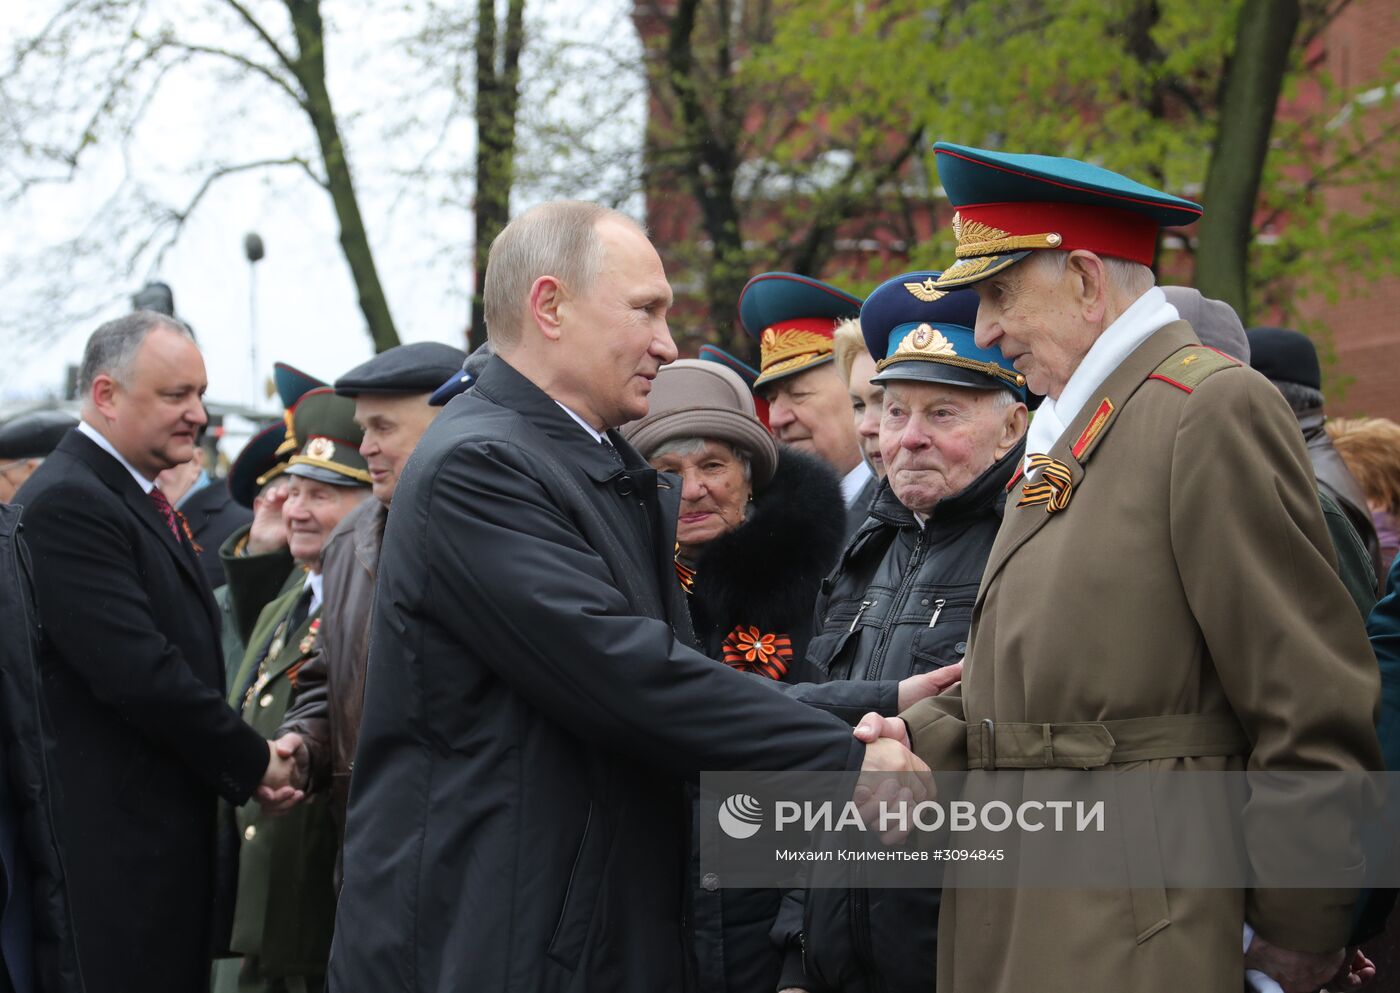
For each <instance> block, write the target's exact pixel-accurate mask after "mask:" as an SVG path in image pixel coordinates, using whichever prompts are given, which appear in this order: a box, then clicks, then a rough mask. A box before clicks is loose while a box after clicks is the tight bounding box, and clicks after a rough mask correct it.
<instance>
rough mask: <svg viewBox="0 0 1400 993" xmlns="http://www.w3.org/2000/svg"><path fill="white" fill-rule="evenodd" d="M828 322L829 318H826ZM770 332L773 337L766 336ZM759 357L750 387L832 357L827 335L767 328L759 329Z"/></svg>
mask: <svg viewBox="0 0 1400 993" xmlns="http://www.w3.org/2000/svg"><path fill="white" fill-rule="evenodd" d="M827 323H831V322H827ZM770 335H772V336H773V337H772V338H771V339H770V337H769V336H770ZM761 348H762V360H761V368H760V371H759V374H758V378H757V379H755V380H754V381H753V389H755V390H761V389H762V388H763V387H764V386H766V385H768V384H769V383H772V382H774V381H776V380H779V379H784V378H786V377H788V376H795V375H796V374H797V373H799V372H806V371H807V370H808V369H815V368H816V367H817V366H819V365H824V364H826V363H827V362H830V361H832V359H834V358H835V354H836V353H835V352H834V351H833V346H832V341H831V335H830V334H827V335H825V336H822V335H821V334H818V333H816V332H810V331H780V330H778V329H776V328H769V329H768V330H767V331H765V332H764V333H763V339H762V345H761Z"/></svg>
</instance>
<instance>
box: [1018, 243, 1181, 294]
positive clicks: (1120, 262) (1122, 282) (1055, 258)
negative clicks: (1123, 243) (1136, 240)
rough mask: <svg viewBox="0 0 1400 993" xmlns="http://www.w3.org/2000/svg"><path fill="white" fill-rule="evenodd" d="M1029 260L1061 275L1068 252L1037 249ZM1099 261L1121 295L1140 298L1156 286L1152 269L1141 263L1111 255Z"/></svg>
mask: <svg viewBox="0 0 1400 993" xmlns="http://www.w3.org/2000/svg"><path fill="white" fill-rule="evenodd" d="M1031 258H1032V259H1033V260H1035V261H1037V262H1038V263H1039V264H1040V265H1042V266H1045V267H1046V268H1050V267H1051V266H1053V267H1054V268H1055V270H1056V271H1057V272H1061V273H1063V272H1064V271H1065V267H1066V266H1067V265H1069V252H1067V251H1063V250H1061V249H1056V248H1040V249H1037V250H1036V251H1035V252H1034V253H1033V254H1032V255H1031ZM1099 259H1100V260H1101V261H1102V262H1103V268H1104V272H1106V273H1107V274H1108V282H1109V285H1110V286H1112V287H1113V288H1114V289H1116V290H1118V291H1119V292H1121V293H1125V294H1128V295H1130V296H1133V297H1140V296H1142V295H1143V294H1144V293H1146V292H1147V291H1148V290H1150V289H1152V287H1154V286H1156V285H1157V277H1156V276H1155V275H1154V274H1153V272H1152V269H1151V268H1150V267H1148V266H1145V265H1143V264H1142V263H1141V262H1130V261H1128V260H1127V259H1119V258H1114V257H1113V256H1111V255H1100V256H1099Z"/></svg>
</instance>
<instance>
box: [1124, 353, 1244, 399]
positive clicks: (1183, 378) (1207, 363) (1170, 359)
mask: <svg viewBox="0 0 1400 993" xmlns="http://www.w3.org/2000/svg"><path fill="white" fill-rule="evenodd" d="M1239 364H1240V362H1239V360H1237V359H1233V358H1231V357H1230V356H1228V355H1226V354H1225V353H1224V352H1221V351H1217V350H1216V349H1214V348H1207V347H1206V346H1205V345H1187V346H1186V347H1185V348H1179V349H1177V350H1176V351H1175V352H1172V354H1171V355H1169V356H1167V360H1166V361H1165V362H1163V363H1162V364H1161V365H1159V366H1158V367H1157V368H1156V370H1154V371H1153V373H1152V375H1150V376H1148V377H1147V378H1148V379H1158V380H1161V381H1162V382H1164V383H1167V384H1169V385H1171V386H1175V387H1176V388H1177V389H1179V390H1182V391H1184V392H1186V393H1194V392H1195V390H1196V387H1198V386H1200V385H1201V384H1202V383H1203V382H1205V381H1206V377H1208V376H1211V375H1214V374H1215V373H1217V372H1219V371H1220V370H1221V369H1230V368H1232V367H1234V366H1237V365H1239Z"/></svg>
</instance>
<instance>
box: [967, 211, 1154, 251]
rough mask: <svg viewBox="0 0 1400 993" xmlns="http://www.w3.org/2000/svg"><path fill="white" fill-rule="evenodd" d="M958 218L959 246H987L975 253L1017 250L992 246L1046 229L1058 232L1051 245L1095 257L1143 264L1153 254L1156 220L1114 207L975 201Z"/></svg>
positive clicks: (1038, 233)
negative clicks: (1056, 241) (1056, 239)
mask: <svg viewBox="0 0 1400 993" xmlns="http://www.w3.org/2000/svg"><path fill="white" fill-rule="evenodd" d="M958 216H959V218H960V220H961V227H962V237H961V238H959V240H958V246H959V248H964V247H966V246H970V245H972V244H979V245H982V244H985V245H987V247H986V248H985V249H983V250H979V251H978V252H977V253H976V254H977V255H999V254H1003V253H1005V252H1012V251H1017V250H1019V249H1018V248H1017V247H1015V246H1007V247H1006V248H1004V249H1001V250H998V249H997V248H995V244H996V242H997V241H999V240H1001V239H1003V238H1019V237H1026V236H1030V235H1042V234H1052V233H1053V234H1058V235H1059V236H1060V241H1059V243H1058V244H1057V245H1055V246H1053V247H1055V248H1058V249H1061V250H1063V251H1067V252H1072V251H1074V250H1075V249H1078V248H1082V249H1085V250H1087V251H1090V252H1093V253H1094V254H1095V255H1107V256H1111V257H1113V258H1119V259H1127V260H1128V261H1130V262H1140V263H1142V264H1143V265H1151V264H1152V260H1153V258H1154V257H1155V255H1156V253H1157V232H1158V226H1157V222H1156V221H1154V220H1153V219H1152V218H1150V217H1147V216H1145V215H1143V214H1138V213H1135V212H1133V211H1130V210H1120V209H1119V208H1117V207H1099V206H1091V205H1087V204H1082V203H977V204H969V205H967V206H963V207H959V208H958ZM970 226H972V230H969V227H970ZM1042 247H1049V246H1042ZM959 256H960V257H961V256H962V252H959Z"/></svg>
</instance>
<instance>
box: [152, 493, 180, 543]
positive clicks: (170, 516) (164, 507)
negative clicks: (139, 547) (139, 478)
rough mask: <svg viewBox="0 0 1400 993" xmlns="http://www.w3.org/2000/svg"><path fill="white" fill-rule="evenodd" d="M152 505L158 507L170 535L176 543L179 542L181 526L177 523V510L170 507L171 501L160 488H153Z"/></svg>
mask: <svg viewBox="0 0 1400 993" xmlns="http://www.w3.org/2000/svg"><path fill="white" fill-rule="evenodd" d="M151 503H153V504H155V505H156V510H158V511H160V516H161V517H163V518H165V526H166V527H168V528H170V533H171V534H173V535H174V536H175V540H176V541H179V540H180V525H178V524H176V523H175V508H174V507H172V506H170V501H169V500H167V499H166V498H165V494H164V493H162V492H161V491H160V487H159V486H152V487H151Z"/></svg>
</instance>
